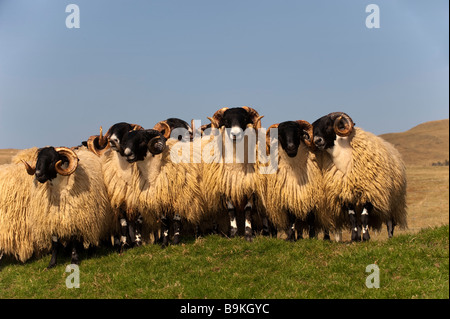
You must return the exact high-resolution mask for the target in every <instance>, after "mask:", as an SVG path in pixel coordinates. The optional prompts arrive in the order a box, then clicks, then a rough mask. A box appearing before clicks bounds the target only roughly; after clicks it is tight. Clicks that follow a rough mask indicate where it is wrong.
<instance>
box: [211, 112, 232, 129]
mask: <svg viewBox="0 0 450 319" xmlns="http://www.w3.org/2000/svg"><path fill="white" fill-rule="evenodd" d="M226 110H228V108H227V107H223V108H221V109H220V110H218V111H216V113H214V115H213V117H208V120H210V121H211V127H215V128H219V123H220V120H221V119H222V116H223V113H225V111H226Z"/></svg>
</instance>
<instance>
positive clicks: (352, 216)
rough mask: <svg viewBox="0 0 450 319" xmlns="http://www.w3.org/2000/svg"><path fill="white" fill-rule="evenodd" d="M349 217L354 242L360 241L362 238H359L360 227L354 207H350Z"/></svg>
mask: <svg viewBox="0 0 450 319" xmlns="http://www.w3.org/2000/svg"><path fill="white" fill-rule="evenodd" d="M348 216H349V219H350V226H351V228H352V241H360V240H361V237H360V235H359V236H358V225H357V220H356V213H355V210H354V207H353V206H349V207H348ZM358 237H359V239H358Z"/></svg>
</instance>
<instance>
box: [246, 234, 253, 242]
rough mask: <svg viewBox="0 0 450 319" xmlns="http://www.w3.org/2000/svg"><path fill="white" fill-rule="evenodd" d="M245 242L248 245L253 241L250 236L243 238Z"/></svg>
mask: <svg viewBox="0 0 450 319" xmlns="http://www.w3.org/2000/svg"><path fill="white" fill-rule="evenodd" d="M245 240H246V241H248V242H249V243H251V242H252V241H253V237H252V236H251V235H250V236H245Z"/></svg>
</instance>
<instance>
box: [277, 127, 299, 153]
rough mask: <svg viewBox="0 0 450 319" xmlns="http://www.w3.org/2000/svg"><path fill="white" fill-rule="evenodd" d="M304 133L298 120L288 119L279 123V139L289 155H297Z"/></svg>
mask: <svg viewBox="0 0 450 319" xmlns="http://www.w3.org/2000/svg"><path fill="white" fill-rule="evenodd" d="M304 134H305V133H304V131H303V130H302V129H301V128H300V125H299V124H298V123H296V122H293V121H287V122H283V123H280V124H279V125H278V141H279V143H280V144H281V147H282V148H283V150H284V151H285V152H286V154H287V155H288V156H289V157H295V156H297V152H298V147H299V146H300V142H301V139H302V137H303V135H304Z"/></svg>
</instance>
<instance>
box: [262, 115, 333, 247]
mask: <svg viewBox="0 0 450 319" xmlns="http://www.w3.org/2000/svg"><path fill="white" fill-rule="evenodd" d="M274 128H275V129H278V137H277V138H274V139H271V138H270V137H269V136H270V132H271V130H273V129H274ZM312 138H313V131H312V125H311V124H310V123H308V122H306V121H301V120H300V121H287V122H282V123H280V124H274V125H271V126H270V127H269V128H268V130H267V133H266V144H267V153H269V146H270V145H271V144H272V146H273V147H277V148H278V169H277V171H276V173H274V174H264V175H261V177H260V179H259V182H260V183H259V184H258V186H259V187H258V191H259V194H260V195H259V196H260V198H262V199H263V202H264V208H265V211H266V214H267V216H268V218H269V220H270V221H271V222H272V224H273V225H274V226H275V227H277V228H281V229H287V238H286V240H289V241H294V240H295V220H296V219H299V220H300V221H307V222H308V224H309V237H310V238H312V237H315V231H316V229H315V227H314V225H315V224H316V225H320V226H322V227H325V228H328V227H330V224H331V221H330V219H329V218H328V217H327V215H326V214H323V210H322V209H321V208H322V205H323V201H324V198H323V191H322V183H321V182H322V172H321V170H320V168H319V166H318V163H317V160H316V156H315V154H314V153H313V152H311V151H310V145H311V143H312V141H313V140H312ZM261 184H262V185H261ZM299 234H300V232H299Z"/></svg>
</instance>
